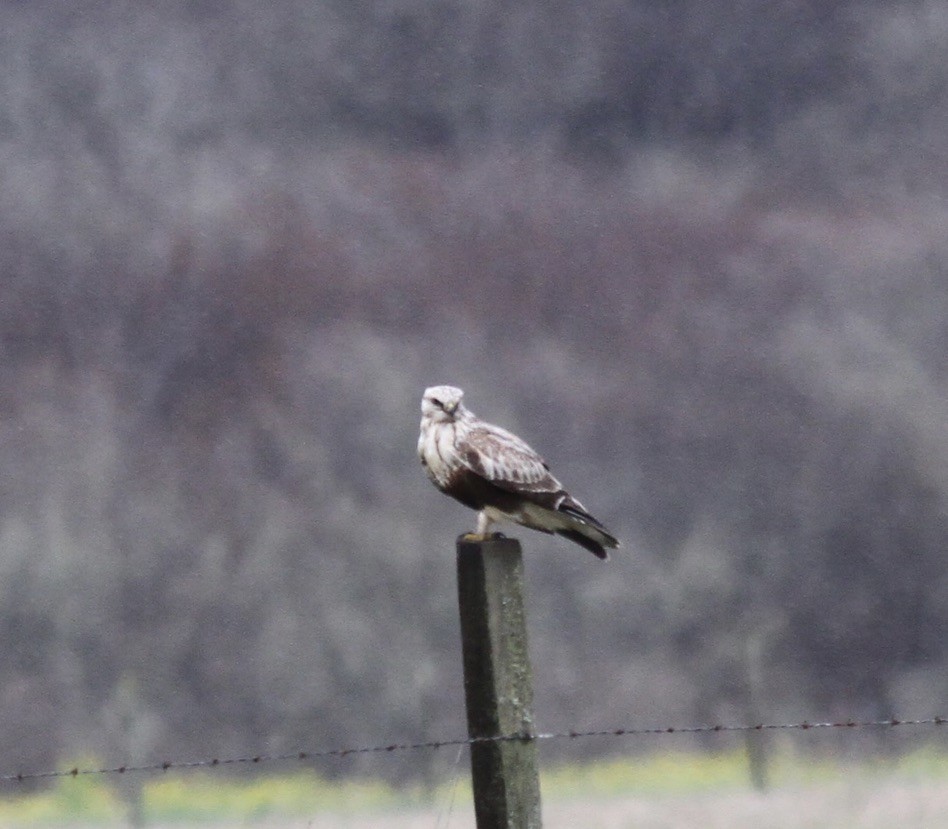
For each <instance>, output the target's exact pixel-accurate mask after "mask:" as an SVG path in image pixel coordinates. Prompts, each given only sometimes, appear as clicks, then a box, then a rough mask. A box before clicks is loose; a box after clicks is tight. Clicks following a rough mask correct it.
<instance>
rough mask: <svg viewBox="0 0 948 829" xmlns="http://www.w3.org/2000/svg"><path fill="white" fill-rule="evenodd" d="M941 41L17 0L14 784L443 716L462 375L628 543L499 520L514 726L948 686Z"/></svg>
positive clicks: (409, 728) (906, 18) (410, 735)
mask: <svg viewBox="0 0 948 829" xmlns="http://www.w3.org/2000/svg"><path fill="white" fill-rule="evenodd" d="M946 66H948V10H946V8H945V6H944V4H942V3H939V2H935V0H931V2H911V1H907V2H901V3H892V2H885V3H883V2H847V1H846V0H834V2H818V3H817V2H810V1H809V0H776V2H771V3H766V4H761V3H746V2H744V3H741V2H737V3H735V2H733V0H677V2H673V1H672V0H665V2H656V1H655V0H638V1H637V2H614V1H613V0H597V1H594V2H582V3H580V2H549V0H546V1H545V2H522V3H516V4H512V3H506V2H502V0H477V2H471V0H467V2H462V0H426V2H419V1H418V0H391V1H390V2H384V3H383V2H368V1H367V0H321V1H320V0H308V1H307V2H303V0H287V1H286V2H281V3H272V4H271V3H265V2H261V0H239V2H231V3H221V2H216V0H203V2H200V1H199V0H190V2H189V1H188V0H157V1H156V2H152V3H149V4H136V3H126V2H118V0H116V1H115V2H102V1H101V0H96V2H91V1H87V2H82V0H78V2H73V3H65V4H64V3H60V2H53V0H34V1H33V2H30V3H22V2H14V1H13V0H4V2H0V89H2V92H0V176H2V186H0V240H2V244H0V268H2V270H0V274H2V277H0V278H2V288H0V354H2V361H0V372H2V388H3V393H2V395H0V407H2V417H0V460H2V464H0V507H2V518H0V593H2V599H0V643H2V645H0V648H2V655H3V657H2V660H0V744H2V745H3V747H4V748H3V758H2V760H3V765H4V766H5V767H6V768H4V769H2V771H16V770H17V769H24V770H37V769H41V768H45V767H48V766H50V765H53V764H55V763H57V762H61V761H63V760H64V758H67V757H69V758H72V757H77V756H80V755H89V754H94V755H95V756H97V757H100V758H102V760H103V761H104V762H120V761H128V760H135V759H144V760H151V761H154V760H156V759H164V758H165V757H172V756H173V757H175V758H182V757H188V756H202V757H203V756H207V755H215V754H216V755H221V756H223V755H227V754H232V753H243V752H250V753H256V752H263V751H271V752H272V751H293V750H295V749H299V748H328V747H340V746H354V745H358V744H362V743H369V744H375V743H380V742H387V741H391V740H401V739H411V740H423V739H429V738H438V737H446V736H456V735H458V734H460V733H463V709H462V691H461V679H460V671H461V668H460V655H459V643H458V624H457V618H456V603H455V594H454V560H453V559H454V538H455V536H456V535H457V534H458V533H460V532H462V531H464V530H467V529H469V528H471V526H472V519H473V516H472V515H471V514H470V513H467V512H466V511H465V510H464V509H463V508H462V507H460V506H456V505H453V504H451V503H450V502H449V501H448V500H447V499H445V498H443V497H442V496H440V495H438V494H437V493H436V492H435V491H434V490H433V489H432V488H431V487H430V485H429V484H428V483H427V481H426V480H425V478H424V475H423V473H422V471H421V469H420V467H419V465H418V463H417V461H416V458H415V455H414V451H415V440H416V431H417V421H418V403H419V398H420V394H421V391H422V390H423V388H424V387H425V386H426V385H429V384H432V383H443V382H451V383H454V384H457V385H461V386H463V387H464V388H465V389H466V390H467V394H468V402H469V404H470V406H471V408H472V409H474V411H476V412H477V413H479V414H481V415H482V416H485V417H487V418H489V419H491V420H494V421H496V422H500V423H502V424H504V425H505V426H507V427H509V428H513V429H516V430H518V431H520V432H521V433H522V434H523V435H524V436H525V437H527V438H528V439H529V440H530V441H531V442H532V443H533V444H534V445H535V446H536V447H537V448H538V449H539V450H540V451H542V452H543V453H544V454H545V455H546V456H547V457H548V459H549V460H550V461H551V463H552V464H553V468H554V471H555V472H557V473H558V474H559V475H560V477H561V478H563V479H564V480H565V481H566V483H567V484H568V486H569V487H570V488H571V489H572V490H573V492H574V493H575V494H576V495H577V496H578V497H579V498H581V499H582V500H583V501H584V502H586V503H587V505H588V506H589V507H590V508H591V509H592V510H593V512H595V513H596V514H597V515H598V516H600V517H601V518H602V520H603V521H605V522H606V523H607V524H608V525H609V526H610V527H611V528H613V529H614V530H615V531H616V533H617V534H618V535H619V536H620V537H621V538H622V540H623V542H624V547H623V549H622V550H621V551H620V552H619V554H618V555H616V556H614V558H613V560H612V561H611V562H610V563H608V564H605V565H603V564H600V563H599V562H597V561H595V560H594V559H593V558H592V556H589V555H588V554H586V553H585V552H584V551H582V550H580V549H579V548H577V547H574V546H572V545H570V544H568V543H567V542H562V541H558V540H551V539H549V538H546V537H544V536H540V535H536V534H528V533H527V532H526V531H524V532H523V533H519V535H520V536H521V538H522V540H523V542H524V545H525V554H526V559H527V571H528V584H529V597H528V598H529V605H530V625H531V635H532V648H533V657H534V663H535V670H536V690H537V708H538V723H539V726H540V728H541V729H543V730H557V729H567V730H568V729H571V728H575V729H584V728H596V727H618V726H629V725H633V724H636V725H654V724H676V725H680V724H686V723H695V722H708V721H715V720H742V719H744V717H745V712H746V710H747V709H746V701H747V697H748V678H747V677H748V671H747V667H746V666H747V664H748V662H750V663H751V664H752V667H753V671H751V674H752V675H753V676H756V677H757V679H756V680H754V681H755V682H756V683H757V685H758V690H759V699H760V700H762V703H761V704H762V706H763V710H762V712H761V714H762V716H763V717H765V718H767V719H777V718H803V717H808V718H822V717H834V716H840V717H849V716H854V717H877V716H890V715H900V716H913V715H915V716H930V715H933V714H942V715H944V714H946V713H948V712H946V704H948V647H946V643H948V638H946V636H945V631H946V624H948V566H946V561H945V554H944V553H945V549H944V547H945V537H946V518H948V361H946V359H945V356H946V353H948V326H946V316H948V232H946V231H948V204H946V202H945V195H946V189H948V72H946V68H945V67H946ZM755 654H756V656H755ZM616 748H617V746H616V744H615V743H608V744H606V743H596V742H594V741H587V742H586V743H585V744H583V745H580V744H579V742H576V743H571V744H569V745H566V744H564V745H563V746H562V749H561V750H573V751H577V752H584V751H585V752H597V751H606V750H615V749H616ZM618 748H621V749H622V750H625V751H628V750H634V745H631V744H629V743H626V744H624V745H623V746H618ZM443 760H444V758H443V757H437V756H436V757H435V759H434V760H433V762H435V763H438V762H442V761H443ZM355 762H356V761H354V760H353V761H351V762H350V761H339V762H337V763H333V764H332V769H333V770H336V771H340V772H344V771H346V770H349V769H351V768H353V767H354V766H355ZM419 762H422V763H423V762H425V761H422V760H419V758H418V757H417V756H413V757H411V758H406V761H405V762H404V763H403V764H402V765H401V766H400V767H399V768H400V773H401V774H404V775H417V774H419V773H420V768H419V765H418V764H419ZM11 767H12V768H11Z"/></svg>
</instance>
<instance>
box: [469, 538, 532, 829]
mask: <svg viewBox="0 0 948 829" xmlns="http://www.w3.org/2000/svg"><path fill="white" fill-rule="evenodd" d="M457 563H458V600H459V604H460V610H461V644H462V649H463V654H464V696H465V700H466V702H467V732H468V736H470V737H472V738H476V737H497V736H506V735H513V734H522V735H523V736H524V739H522V740H501V741H497V742H483V743H474V744H473V745H472V746H471V777H472V780H473V784H474V812H475V815H476V817H477V829H540V826H541V825H542V823H541V816H540V780H539V774H538V771H537V746H536V742H535V741H534V740H533V739H531V738H532V737H533V736H534V735H535V734H536V730H535V728H534V723H533V675H532V671H531V669H530V654H529V652H528V649H527V625H526V615H525V613H524V602H523V556H522V555H521V550H520V542H519V541H517V540H516V539H513V538H492V539H489V540H486V541H467V540H465V538H464V536H461V538H459V539H458V542H457Z"/></svg>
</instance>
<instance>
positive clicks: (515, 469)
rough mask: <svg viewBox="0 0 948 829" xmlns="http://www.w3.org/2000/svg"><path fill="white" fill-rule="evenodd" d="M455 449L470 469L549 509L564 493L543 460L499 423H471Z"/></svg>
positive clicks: (561, 486) (498, 485)
mask: <svg viewBox="0 0 948 829" xmlns="http://www.w3.org/2000/svg"><path fill="white" fill-rule="evenodd" d="M457 451H458V457H459V458H460V459H461V462H462V463H463V464H464V465H465V466H466V467H467V468H468V469H469V470H471V472H473V473H475V474H476V475H480V476H481V477H483V478H485V479H486V480H488V481H490V482H491V483H492V484H493V485H494V486H496V487H500V488H501V489H505V490H507V491H508V492H515V493H517V494H518V495H522V496H524V497H526V498H528V499H529V500H531V501H534V502H535V503H538V504H542V505H543V506H545V507H548V508H549V509H556V508H557V506H558V505H559V502H560V501H561V500H562V498H563V496H565V495H566V493H565V492H564V491H563V485H562V484H561V483H560V482H559V481H558V480H557V479H556V478H555V477H553V475H552V474H551V473H550V468H549V466H548V465H547V463H546V461H545V460H543V458H542V457H540V455H538V454H537V453H536V452H535V451H534V450H533V449H532V448H531V447H530V446H528V445H527V444H526V443H525V442H524V441H522V440H521V439H520V438H518V437H517V436H516V435H515V434H513V433H511V432H508V431H507V430H506V429H501V428H500V427H499V426H491V425H490V424H486V423H485V424H483V425H478V426H475V427H474V428H472V429H471V430H470V431H468V432H467V434H466V435H465V436H464V437H463V438H462V439H461V440H459V441H458V445H457Z"/></svg>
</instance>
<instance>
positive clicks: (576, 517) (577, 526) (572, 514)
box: [557, 503, 619, 559]
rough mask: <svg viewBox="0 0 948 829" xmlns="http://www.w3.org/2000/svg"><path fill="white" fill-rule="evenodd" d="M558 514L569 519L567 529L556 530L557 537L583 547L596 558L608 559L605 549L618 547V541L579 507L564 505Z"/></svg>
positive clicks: (576, 505) (573, 504)
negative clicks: (559, 536)
mask: <svg viewBox="0 0 948 829" xmlns="http://www.w3.org/2000/svg"><path fill="white" fill-rule="evenodd" d="M559 512H560V513H561V514H563V515H564V516H566V517H568V518H569V519H570V521H569V526H568V527H566V528H563V529H560V530H557V532H558V533H559V535H562V536H563V537H564V538H568V539H569V540H570V541H574V542H575V543H577V544H579V545H580V546H581V547H585V548H586V549H587V550H589V551H590V552H591V553H592V554H593V555H595V556H597V557H598V558H601V559H607V558H609V554H608V553H607V552H606V548H615V547H618V546H619V539H618V538H616V537H615V536H614V535H613V534H612V533H610V532H609V531H608V530H607V529H606V528H605V527H604V526H603V525H602V523H601V522H600V521H598V520H597V519H595V518H593V516H591V515H590V514H589V513H588V512H586V510H585V509H583V508H582V507H581V506H580V505H578V504H576V503H572V504H564V505H562V506H561V507H560V509H559Z"/></svg>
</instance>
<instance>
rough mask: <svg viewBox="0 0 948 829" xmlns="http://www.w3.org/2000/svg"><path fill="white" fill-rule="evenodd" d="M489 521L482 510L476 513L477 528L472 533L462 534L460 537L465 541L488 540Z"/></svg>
mask: <svg viewBox="0 0 948 829" xmlns="http://www.w3.org/2000/svg"><path fill="white" fill-rule="evenodd" d="M490 525H491V520H490V518H488V517H487V513H486V512H485V511H484V510H481V511H480V512H479V513H477V528H476V529H475V530H474V532H472V533H464V535H462V536H461V538H463V539H464V540H465V541H487V539H488V538H490V535H489V534H488V532H487V531H488V530H489V529H490Z"/></svg>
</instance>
